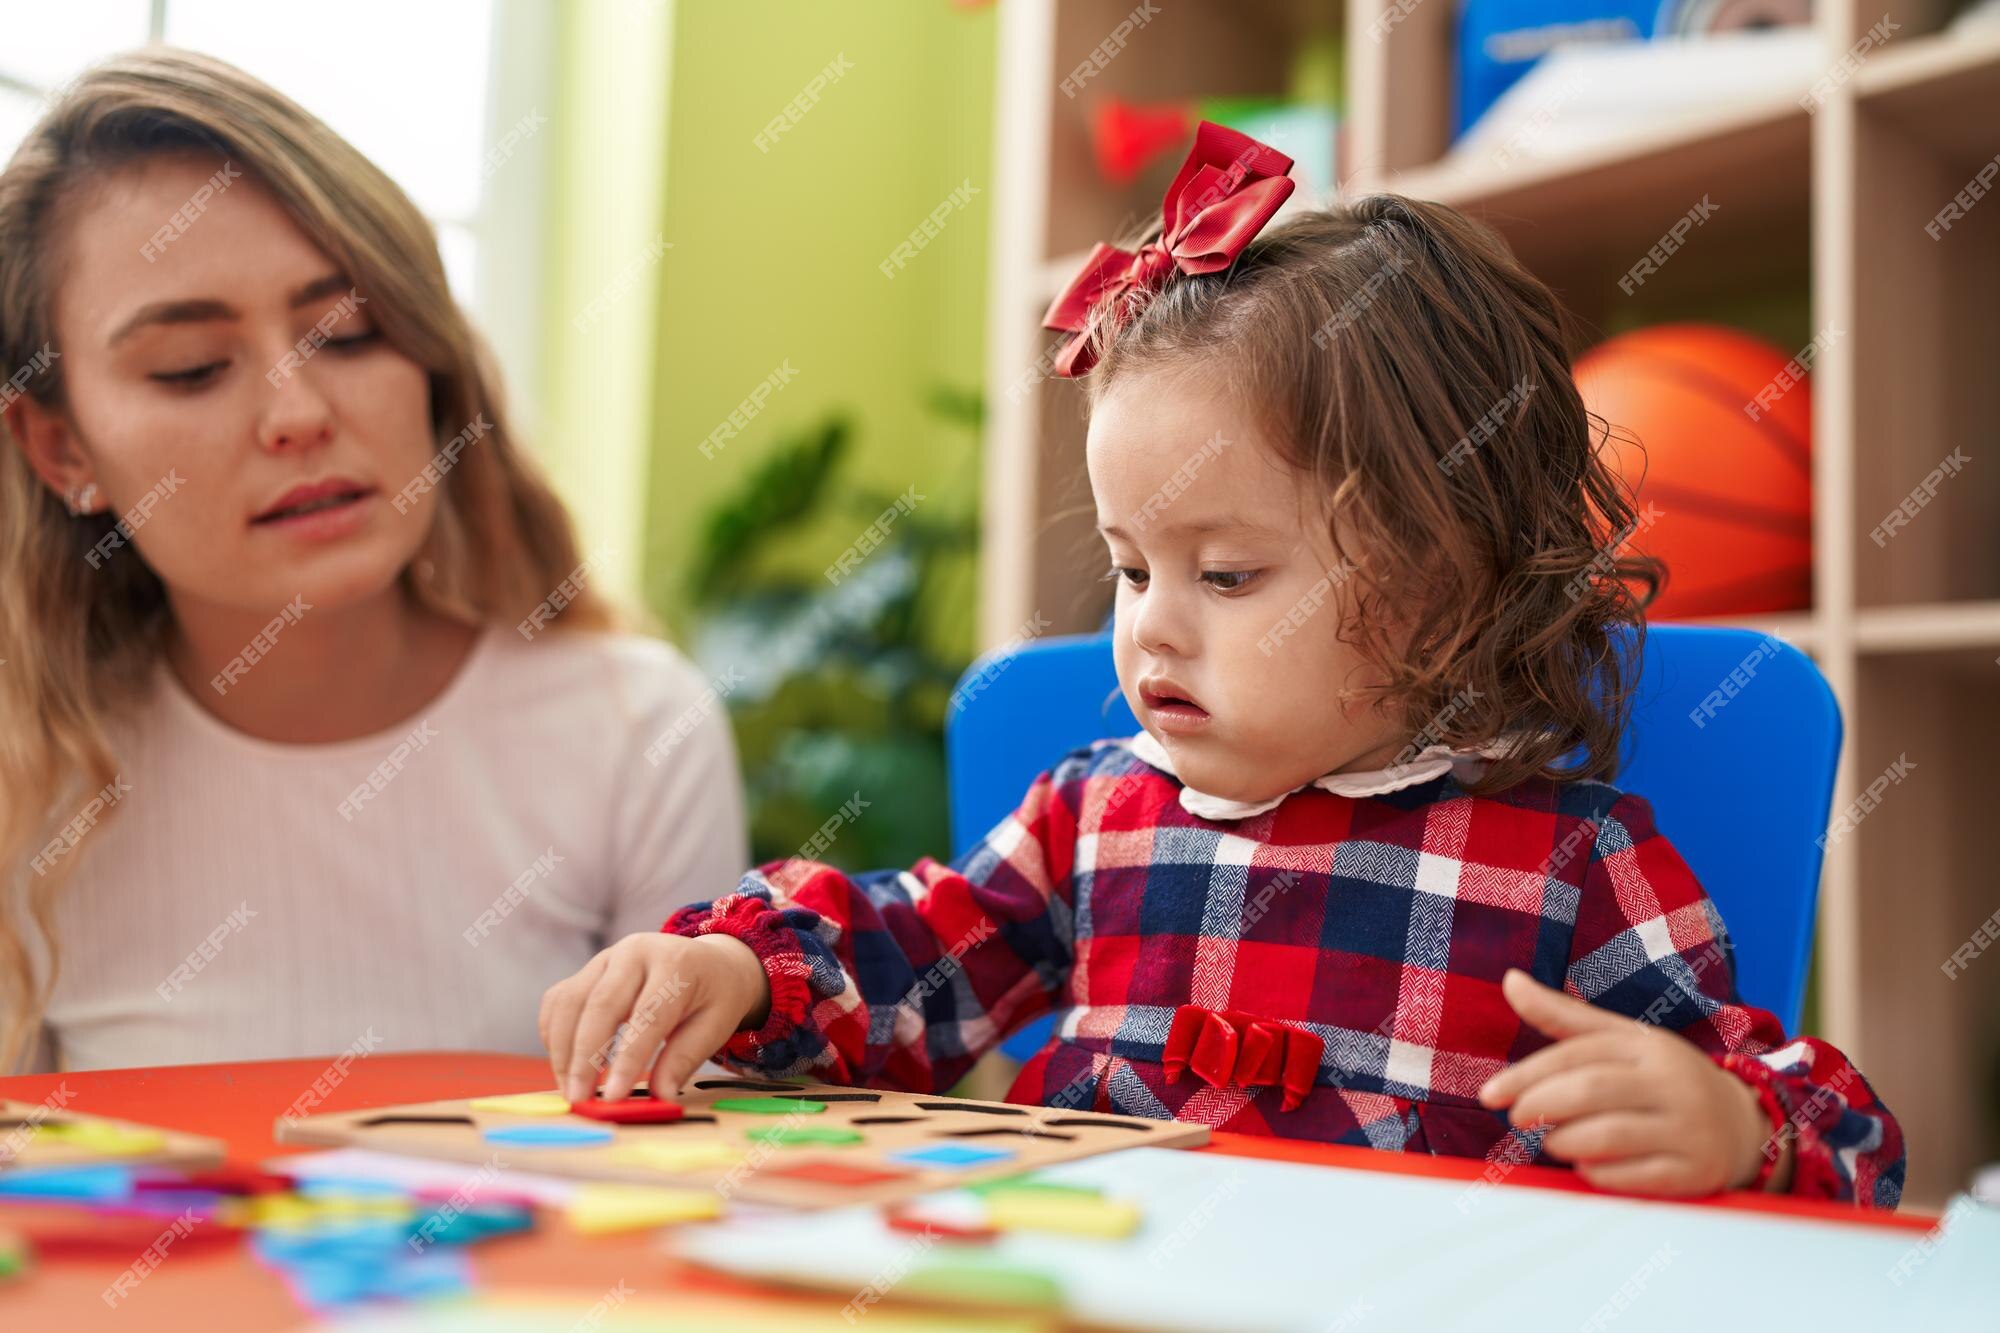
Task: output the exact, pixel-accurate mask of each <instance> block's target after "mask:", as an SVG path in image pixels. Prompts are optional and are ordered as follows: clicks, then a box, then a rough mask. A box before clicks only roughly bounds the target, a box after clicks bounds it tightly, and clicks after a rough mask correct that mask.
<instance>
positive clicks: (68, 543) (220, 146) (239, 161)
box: [0, 48, 615, 1073]
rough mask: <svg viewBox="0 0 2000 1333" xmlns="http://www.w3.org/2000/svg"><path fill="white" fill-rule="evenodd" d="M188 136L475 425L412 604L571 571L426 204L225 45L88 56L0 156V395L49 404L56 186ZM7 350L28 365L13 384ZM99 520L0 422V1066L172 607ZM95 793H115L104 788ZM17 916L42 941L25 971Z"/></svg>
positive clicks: (21, 1050)
mask: <svg viewBox="0 0 2000 1333" xmlns="http://www.w3.org/2000/svg"><path fill="white" fill-rule="evenodd" d="M190 151H192V152H201V153H206V154H213V155H219V156H221V157H223V158H224V159H226V160H227V161H229V162H231V163H233V164H234V165H235V167H236V169H238V170H240V171H242V172H243V173H244V174H245V175H246V176H250V177H252V178H254V179H256V180H257V181H259V182H260V183H261V184H262V185H263V186H264V188H266V189H267V190H269V191H270V192H271V194H272V195H273V196H275V197H276V198H277V200H278V201H279V202H280V203H281V204H282V205H283V206H284V207H285V209H286V210H287V211H288V212H289V213H290V214H291V216H292V218H293V220H294V221H295V222H296V223H297V224H298V225H299V227H300V228H301V229H302V230H303V231H304V232H305V233H306V235H308V236H309V237H311V238H312V239H313V241H314V242H315V243H316V244H317V245H318V246H319V248H320V249H321V250H323V251H325V253H326V254H327V256H328V257H329V258H331V259H332V260H333V261H334V262H335V263H337V264H338V265H339V266H340V267H341V268H342V269H343V270H344V271H345V273H346V274H347V277H348V279H349V280H350V281H351V282H352V283H353V284H354V285H355V286H356V287H357V288H359V289H360V290H362V291H364V292H365V293H366V294H367V297H368V310H369V313H370V314H371V315H372V316H373V317H374V318H375V320H376V324H377V327H378V328H379V329H380V330H381V331H382V333H383V335H384V337H385V339H386V340H387V341H388V342H389V343H390V345H391V346H394V347H395V348H397V349H398V350H399V351H401V352H402V353H403V354H404V355H405V356H408V357H409V358H411V359H412V360H414V361H415V362H417V364H419V365H421V366H423V367H424V368H425V369H426V371H427V372H428V374H429V380H430V397H431V427H432V432H433V435H434V438H435V439H436V441H437V443H438V444H439V445H440V446H441V445H443V444H444V443H445V442H447V441H449V440H451V439H452V437H453V436H454V435H457V434H458V433H460V432H461V431H462V430H463V429H465V428H466V427H467V426H468V423H473V422H476V421H479V420H480V419H481V418H482V417H483V419H484V421H485V422H486V424H487V427H488V428H487V429H486V430H485V431H484V432H483V433H481V434H480V435H479V436H478V437H477V439H476V442H475V443H473V444H472V445H471V447H469V448H466V449H465V450H464V452H462V453H460V454H459V455H458V456H457V461H456V464H455V466H453V467H452V469H451V470H450V471H449V472H448V473H446V474H445V478H444V481H443V483H442V485H441V486H440V487H439V490H440V502H439V504H438V505H437V509H436V520H435V522H434V523H433V525H432V528H431V532H430V534H429V536H428V538H427V539H426V544H425V546H424V548H423V549H422V550H421V551H420V552H419V554H418V556H417V558H416V559H415V560H414V561H413V562H412V563H411V566H410V567H409V568H406V569H405V570H404V571H403V573H402V575H401V578H402V582H403V585H404V587H405V589H406V590H407V592H408V593H409V594H410V595H411V596H412V597H413V598H414V599H415V600H416V601H417V602H418V603H419V604H420V605H423V606H425V607H427V608H429V609H431V610H434V611H436V612H439V613H441V614H443V615H446V616H449V617H451V618H453V619H456V620H460V621H463V622H466V623H468V624H483V623H498V624H514V623H517V622H518V621H519V620H520V619H521V618H522V617H523V616H525V615H526V614H527V613H528V612H529V611H530V610H532V609H534V608H535V607H536V605H537V604H538V603H540V602H541V601H542V600H543V599H544V598H545V597H547V596H548V595H549V594H550V592H551V590H552V589H554V588H555V587H556V586H557V584H559V583H561V582H562V581H563V580H564V579H565V578H567V577H568V576H569V575H570V574H571V573H573V572H574V571H575V569H576V567H577V566H578V564H579V563H580V561H579V557H578V552H577V544H576V540H575V537H574V535H573V534H572V532H571V529H570V524H569V518H568V515H567V514H566V513H565V512H564V510H563V507H562V504H561V502H560V501H559V500H558V499H557V498H556V496H555V493H554V492H553V491H552V490H551V489H550V488H549V486H548V484H547V482H546V481H545V480H544V479H543V477H542V475H541V473H540V471H539V469H538V468H537V467H536V466H535V465H534V463H533V461H532V460H531V459H530V458H529V456H528V455H527V454H526V453H525V452H524V451H523V449H522V447H521V445H520V443H519V442H518V441H517V439H516V438H515V436H514V435H513V433H512V432H511V431H510V430H509V429H508V427H507V422H506V417H505V414H504V412H503V410H502V409H503V403H502V401H501V398H500V393H499V385H498V381H497V375H496V373H495V371H494V369H493V367H492V362H491V358H490V356H489V355H488V353H487V351H486V349H485V347H484V346H483V345H482V344H481V342H480V341H479V339H478V338H477V336H476V335H475V334H474V332H473V330H472V328H471V326H470V325H469V324H468V323H467V321H466V318H465V315H464V313H463V312H462V311H461V310H460V309H459V308H458V306H457V305H456V304H455V303H454V302H453V300H452V297H451V293H450V291H449V290H448V289H447V287H446V285H445V275H444V266H443V264H442V263H441V262H440V260H439V258H438V249H437V241H436V238H435V236H434V235H433V233H432V230H431V227H430V224H429V223H428V222H426V221H425V220H424V217H423V215H422V214H421V213H420V212H419V211H418V210H417V208H416V207H415V205H413V204H412V203H411V202H410V200H409V198H408V197H407V196H406V195H404V193H403V191H402V190H401V189H399V188H398V187H397V186H396V185H395V183H394V182H392V181H391V180H390V179H389V178H388V177H387V176H386V175H384V174H383V173H382V171H381V170H380V169H379V168H377V167H376V166H375V165H374V164H373V163H371V162H370V161H369V160H368V159H367V158H365V157H363V156H362V155H361V154H360V153H359V152H357V151H355V149H354V148H353V146H352V145H350V144H348V143H347V142H346V141H344V140H343V139H341V138H340V137H339V136H338V135H336V134H335V133H333V131H332V130H330V129H328V128H327V127H326V126H325V125H324V124H322V123H321V122H320V121H319V120H318V119H317V118H315V117H314V116H312V115H310V114H309V113H307V112H306V111H305V110H304V109H302V108H301V107H299V106H297V105H296V104H294V103H293V102H292V101H290V100H289V99H287V98H285V97H284V96H282V95H281V94H279V93H278V92H277V91H275V90H274V89H272V88H270V87H267V86H266V85H264V84H263V83H260V82H258V81H257V80H256V79H253V78H251V77H249V76H248V75H246V74H244V73H243V72H242V71H241V70H238V69H236V68H234V67H233V66H230V65H228V64H226V63H224V62H222V61H219V60H215V59H212V58H209V57H206V56H201V55H196V54H193V53H190V52H185V51H176V50H169V49H163V48H151V49H147V50H144V51H139V52H135V53H133V54H130V55H126V56H122V57H119V58H116V59H113V60H110V61H107V62H105V63H103V64H100V65H98V66H96V67H94V68H92V69H91V70H89V71H87V72H85V73H84V74H83V75H82V76H81V77H79V78H78V79H77V80H76V81H75V82H74V83H72V84H70V85H69V86H68V87H67V88H65V89H64V90H62V92H61V94H60V95H59V97H58V98H57V100H56V101H55V103H54V105H53V106H51V108H50V109H49V110H48V112H47V113H46V114H45V115H44V116H43V117H42V119H41V120H40V122H39V123H38V124H37V125H36V126H35V127H34V129H33V130H32V131H30V132H29V134H28V137H27V139H26V141H25V142H24V143H23V144H22V145H21V147H20V149H19V150H18V151H17V152H16V153H15V154H14V156H13V159H12V160H11V161H10V162H9V163H8V164H7V167H6V169H5V171H4V172H0V404H4V402H5V401H6V396H7V395H8V394H10V393H12V392H15V391H20V392H25V393H26V394H27V395H29V396H31V397H33V398H34V399H35V400H36V401H37V402H38V403H41V404H42V405H44V406H46V407H48V408H50V409H53V410H62V409H63V407H64V393H63V376H62V362H61V359H60V354H61V350H62V349H61V346H60V344H59V342H58V340H57V338H56V336H55V328H54V325H53V320H52V311H53V309H54V305H55V299H54V298H55V284H56V282H57V281H58V280H59V278H60V275H61V273H62V271H63V264H62V256H61V255H60V253H59V242H58V237H57V230H56V224H57V221H58V218H59V214H60V212H61V210H62V208H63V207H64V206H65V205H66V203H67V201H68V200H69V198H70V196H71V195H72V193H73V192H76V191H78V190H79V189H80V188H81V187H84V186H86V185H88V184H89V183H90V182H91V181H93V180H95V179H98V178H100V177H101V176H102V175H103V174H105V173H107V172H110V171H114V170H117V169H119V168H120V167H122V166H125V165H128V164H130V163H132V162H133V161H134V160H136V159H139V158H143V157H146V156H148V155H150V154H155V153H184V152H190ZM45 348H47V349H51V350H53V351H54V352H55V354H56V355H55V356H54V357H50V356H48V355H47V354H46V353H45V352H44V349H45ZM18 368H26V369H28V370H30V371H31V372H32V376H33V377H32V378H29V379H28V380H27V381H26V383H25V384H24V385H23V384H19V383H15V384H13V385H9V384H8V380H9V379H11V378H12V377H13V376H14V375H15V373H16V371H17V369H18ZM6 434H8V428H7V427H6V425H5V424H4V420H0V435H6ZM116 521H117V518H116V515H110V514H98V515H84V516H75V515H72V514H70V513H69V512H68V508H67V506H66V505H65V504H64V502H63V500H62V499H61V498H60V497H58V496H56V495H54V494H53V493H51V491H50V490H49V488H48V487H47V486H45V485H44V484H43V483H42V481H41V480H40V479H39V478H38V477H37V476H36V475H35V473H34V472H33V471H32V470H31V469H30V467H29V465H28V462H27V459H26V457H25V456H24V454H23V452H22V450H21V449H19V448H18V447H13V448H10V447H7V446H6V444H5V443H0V659H4V660H5V662H6V666H5V667H4V669H0V1073H4V1072H6V1071H8V1070H10V1069H13V1068H15V1067H16V1066H17V1065H18V1064H19V1063H20V1062H21V1060H22V1059H23V1057H24V1055H27V1054H29V1053H30V1052H31V1050H32V1042H33V1039H34V1037H35V1036H36V1034H37V1033H38V1031H39V1028H40V1025H41V1020H42V1015H43V1013H44V1012H45V1011H46V1007H47V1003H48V997H49V993H50V991H51V989H52V988H53V986H54V983H55V975H56V965H57V962H58V953H59V951H58V947H57V941H56V939H55V937H54V929H53V916H54V906H53V905H54V902H55V900H56V896H57V894H58V893H60V891H61V889H62V885H63V883H64V882H65V881H66V880H67V879H68V878H69V876H70V875H71V874H72V873H73V872H74V868H75V865H76V862H77V859H78V857H79V855H81V854H82V853H83V852H84V851H86V850H87V847H88V844H89V842H90V838H89V837H88V835H85V836H83V837H81V838H80V839H77V838H68V839H67V840H66V841H65V840H64V839H62V838H61V837H59V836H58V835H59V833H60V828H61V825H63V824H65V823H70V822H71V821H69V820H67V819H64V818H61V817H60V816H62V815H68V814H76V813H77V812H78V811H79V810H82V809H85V808H87V807H86V804H85V803H86V802H87V801H91V800H92V794H93V793H98V792H100V791H101V790H102V789H104V788H106V787H107V786H109V785H111V784H113V783H114V782H115V781H116V779H117V756H116V755H115V754H114V753H113V751H112V746H111V743H110V740H109V737H108V736H107V733H106V722H107V720H108V719H110V718H111V717H113V716H114V715H116V714H117V713H118V712H120V711H121V710H125V709H128V708H130V707H131V706H133V705H134V704H135V703H137V702H138V701H139V700H140V699H141V698H142V697H143V695H144V694H145V692H146V690H147V687H148V684H149V682H150V681H151V680H152V678H153V676H154V672H155V666H156V663H157V662H158V660H159V658H160V654H161V651H162V648H163V646H164V645H165V643H166V642H167V634H168V630H169V629H170V627H171V615H170V611H169V607H168V603H167V598H166V594H165V590H164V588H163V586H162V584H161V582H160V580H159V578H158V576H156V575H155V574H154V573H153V571H152V570H151V569H149V568H148V567H147V566H146V564H145V562H144V561H143V560H141V559H138V558H136V556H126V557H122V558H119V559H116V560H110V561H105V562H103V563H102V564H101V566H99V567H96V568H92V567H90V566H89V565H88V564H87V563H86V561H85V554H86V553H87V552H88V551H90V550H91V549H92V547H93V546H95V545H96V544H97V543H98V542H99V541H100V540H101V539H103V538H104V537H105V536H106V534H108V533H109V532H110V531H111V529H112V527H113V526H114V524H115V522H116ZM417 571H422V573H421V576H420V575H419V574H418V573H417ZM561 618H562V622H563V623H564V624H565V625H567V626H574V627H583V628H608V627H610V626H611V625H612V624H613V623H614V619H615V617H614V614H613V611H612V609H611V607H610V605H609V604H608V603H607V602H606V601H605V600H604V599H602V598H600V597H598V596H596V595H595V594H593V593H590V592H588V591H585V592H584V594H583V595H582V596H581V597H579V598H577V599H575V600H572V601H570V602H569V603H568V605H567V606H566V607H565V608H564V609H563V610H562V612H561ZM106 804H107V805H108V809H107V810H106V813H107V814H115V811H116V802H115V800H113V801H111V802H108V803H106ZM51 838H57V842H56V843H51V842H50V840H51ZM58 847H59V848H60V849H58ZM45 849H46V850H51V851H53V852H54V853H55V854H53V855H50V856H41V855H39V853H40V852H42V851H43V850H45ZM30 922H32V924H33V929H34V930H35V931H37V932H39V933H40V935H41V937H42V939H43V941H44V943H45V945H46V961H47V968H46V972H45V975H44V977H43V978H42V981H41V984H40V985H37V984H36V982H35V980H34V977H33V968H32V966H31V964H32V961H33V960H32V958H31V955H30V951H29V938H30V937H29V935H28V927H29V923H30Z"/></svg>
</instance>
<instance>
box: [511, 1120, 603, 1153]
mask: <svg viewBox="0 0 2000 1333" xmlns="http://www.w3.org/2000/svg"><path fill="white" fill-rule="evenodd" d="M612 1137H613V1136H612V1133H611V1131H610V1130H608V1129H598V1128H597V1127H596V1126H594V1125H506V1126H503V1127H502V1128H500V1129H489V1130H487V1131H486V1135H485V1138H486V1141H487V1142H488V1143H504V1144H509V1145H511V1146H513V1147H516V1148H584V1147H589V1146H590V1145H592V1144H597V1143H609V1142H611V1140H612Z"/></svg>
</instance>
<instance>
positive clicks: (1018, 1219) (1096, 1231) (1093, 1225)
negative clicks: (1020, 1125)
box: [986, 1190, 1139, 1240]
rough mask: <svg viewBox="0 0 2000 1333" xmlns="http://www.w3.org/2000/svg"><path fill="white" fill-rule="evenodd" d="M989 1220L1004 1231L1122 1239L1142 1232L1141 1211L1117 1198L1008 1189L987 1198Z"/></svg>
mask: <svg viewBox="0 0 2000 1333" xmlns="http://www.w3.org/2000/svg"><path fill="white" fill-rule="evenodd" d="M986 1221H987V1223H988V1224H989V1225H990V1226H993V1227H996V1228H998V1229H999V1230H1001V1231H1055V1232H1060V1233H1061V1234H1063V1235H1066V1236H1091V1237H1095V1238H1097V1239H1100V1240H1122V1239H1123V1238H1124V1237H1126V1236H1129V1235H1131V1234H1132V1233H1133V1232H1134V1231H1137V1230H1138V1229H1139V1209H1138V1206H1137V1205H1136V1204H1130V1203H1124V1202H1121V1201H1119V1200H1117V1199H1093V1198H1089V1197H1088V1196H1083V1195H1063V1194H1041V1193H1035V1192H1033V1191H1026V1190H1008V1191H1004V1192H1002V1193H998V1194H989V1195H987V1196H986Z"/></svg>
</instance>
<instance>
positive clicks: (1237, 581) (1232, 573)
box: [1201, 569, 1264, 592]
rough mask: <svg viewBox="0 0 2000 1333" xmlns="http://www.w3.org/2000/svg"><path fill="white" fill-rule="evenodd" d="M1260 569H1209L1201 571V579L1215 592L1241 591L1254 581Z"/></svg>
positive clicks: (1260, 571) (1260, 572)
mask: <svg viewBox="0 0 2000 1333" xmlns="http://www.w3.org/2000/svg"><path fill="white" fill-rule="evenodd" d="M1263 572H1264V571H1262V570H1260V569H1210V570H1205V571H1203V573H1202V576H1201V577H1202V581H1203V582H1204V583H1206V584H1208V586H1209V587H1211V588H1214V589H1215V590H1216V591H1217V592H1241V591H1243V589H1245V588H1247V587H1249V586H1250V585H1251V584H1252V583H1253V582H1255V581H1256V579H1257V577H1258V575H1260V574H1262V573H1263Z"/></svg>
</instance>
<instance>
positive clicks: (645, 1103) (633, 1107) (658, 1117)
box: [569, 1096, 687, 1125]
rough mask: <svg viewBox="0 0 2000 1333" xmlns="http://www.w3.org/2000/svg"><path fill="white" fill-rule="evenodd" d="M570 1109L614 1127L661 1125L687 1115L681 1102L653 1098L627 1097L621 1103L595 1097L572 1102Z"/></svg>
mask: <svg viewBox="0 0 2000 1333" xmlns="http://www.w3.org/2000/svg"><path fill="white" fill-rule="evenodd" d="M569 1109H570V1110H572V1111H574V1112H576V1113H577V1114H578V1115H580V1116H585V1117H587V1118H589V1119H591V1120H605V1121H609V1122H610V1123H611V1124H614V1125H661V1124H665V1123H667V1122H668V1121H671V1120H679V1119H680V1118H681V1117H682V1116H684V1115H686V1114H687V1111H686V1110H685V1109H684V1108H683V1107H682V1106H681V1104H680V1103H679V1102H670V1101H667V1100H666V1099H665V1098H660V1097H651V1096H647V1097H627V1098H626V1099H625V1100H623V1101H619V1102H607V1101H602V1100H600V1099H598V1098H596V1097H593V1098H591V1099H590V1100H589V1101H587V1102H571V1103H570V1104H569Z"/></svg>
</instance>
